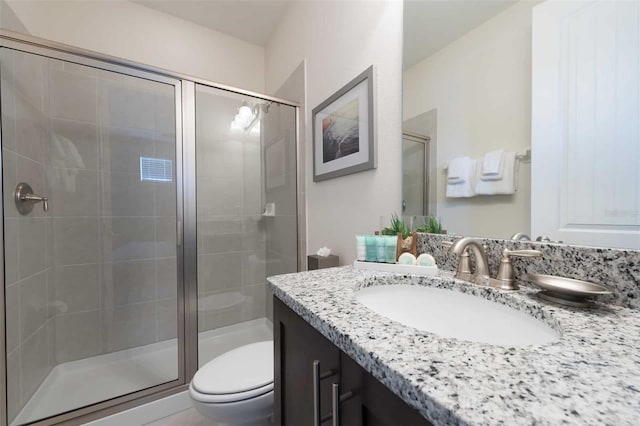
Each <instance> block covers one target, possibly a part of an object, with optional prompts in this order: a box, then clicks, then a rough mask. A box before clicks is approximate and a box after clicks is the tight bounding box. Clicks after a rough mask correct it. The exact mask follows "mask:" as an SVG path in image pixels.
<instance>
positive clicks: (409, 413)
mask: <svg viewBox="0 0 640 426" xmlns="http://www.w3.org/2000/svg"><path fill="white" fill-rule="evenodd" d="M340 362H341V377H340V394H342V395H346V394H349V393H351V394H352V396H351V397H350V398H348V399H346V400H344V401H343V402H342V403H341V404H340V420H341V422H340V425H341V426H429V425H431V423H429V421H428V420H427V419H425V418H424V417H422V415H421V414H420V413H419V412H418V411H417V410H415V409H413V408H411V407H409V406H408V405H407V404H406V403H405V402H404V401H402V400H401V399H400V398H399V397H398V396H396V395H395V394H394V393H393V392H391V391H390V390H389V389H388V388H387V387H386V386H385V385H383V384H382V383H380V382H379V381H378V380H377V379H376V378H375V377H373V376H372V375H371V374H369V373H368V372H367V371H366V370H364V369H363V368H362V367H360V366H359V365H358V364H357V363H356V362H355V361H354V360H353V359H351V358H350V357H349V356H348V355H346V354H344V353H341V358H340Z"/></svg>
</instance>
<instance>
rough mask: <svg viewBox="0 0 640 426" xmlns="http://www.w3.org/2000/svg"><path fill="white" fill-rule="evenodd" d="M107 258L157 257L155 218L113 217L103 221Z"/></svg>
mask: <svg viewBox="0 0 640 426" xmlns="http://www.w3.org/2000/svg"><path fill="white" fill-rule="evenodd" d="M102 230H103V232H102V235H103V244H104V246H103V247H104V252H103V256H104V259H105V260H108V259H112V260H113V261H127V260H138V259H152V258H154V257H155V220H154V219H153V218H133V217H132V218H127V217H113V218H110V219H107V220H105V221H104V223H103V228H102Z"/></svg>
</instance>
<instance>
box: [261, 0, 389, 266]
mask: <svg viewBox="0 0 640 426" xmlns="http://www.w3.org/2000/svg"><path fill="white" fill-rule="evenodd" d="M302 60H306V64H307V68H306V69H307V75H306V82H307V88H306V105H305V106H306V111H307V112H306V113H305V122H306V131H305V135H306V138H305V139H306V140H305V141H303V143H305V146H306V162H305V167H306V191H307V229H308V234H307V248H308V251H309V253H315V251H317V249H318V248H319V247H321V246H323V245H326V246H328V247H330V248H331V249H332V250H333V252H334V253H336V254H338V255H340V262H341V263H342V264H347V263H349V262H352V261H353V260H354V259H355V253H356V250H355V238H354V236H355V235H356V234H359V233H372V232H373V231H374V230H376V229H379V228H380V216H381V215H387V216H388V215H389V214H390V213H391V212H397V211H398V210H399V208H400V198H401V189H400V188H401V185H400V162H401V131H402V125H401V116H402V112H401V78H402V69H401V66H402V3H401V2H397V1H391V0H388V1H370V2H356V1H342V2H330V3H328V2H320V1H314V2H297V3H294V4H293V6H292V7H291V8H290V9H289V10H288V13H287V14H286V15H285V17H284V18H283V21H282V22H281V24H280V26H279V28H278V29H277V30H276V32H275V33H274V35H273V36H272V39H271V40H270V41H269V43H268V44H267V47H266V66H265V71H266V89H267V91H268V92H269V93H271V92H273V91H275V90H276V89H277V88H279V87H280V86H281V85H282V83H283V82H284V81H285V80H286V79H287V77H288V76H289V75H290V74H291V73H292V72H293V71H294V70H295V68H296V67H297V66H298V65H299V64H300V62H301V61H302ZM372 64H373V65H374V69H375V71H374V80H375V84H374V102H375V104H374V105H375V108H374V109H375V112H374V115H375V125H376V130H375V132H374V134H375V136H376V140H377V144H378V152H377V159H378V167H377V169H375V170H369V171H366V172H361V173H357V174H353V175H349V176H344V177H340V178H336V179H331V180H327V181H323V182H317V183H314V182H313V165H312V150H311V146H312V145H311V127H312V126H311V110H312V109H313V108H315V107H316V106H317V105H318V104H320V103H321V102H322V101H324V100H325V99H326V98H328V97H329V96H331V95H332V94H333V93H334V92H335V91H337V90H338V89H340V88H341V87H342V86H343V85H344V84H346V83H348V82H349V81H350V80H351V79H353V78H354V77H355V76H357V75H358V74H360V73H361V72H362V71H364V70H365V69H366V68H367V67H369V66H370V65H372Z"/></svg>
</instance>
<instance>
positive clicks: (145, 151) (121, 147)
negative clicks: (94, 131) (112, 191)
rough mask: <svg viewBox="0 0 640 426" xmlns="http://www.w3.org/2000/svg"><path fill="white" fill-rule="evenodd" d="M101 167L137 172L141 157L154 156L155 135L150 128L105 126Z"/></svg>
mask: <svg viewBox="0 0 640 426" xmlns="http://www.w3.org/2000/svg"><path fill="white" fill-rule="evenodd" d="M100 144H101V149H102V161H101V164H100V168H101V169H102V170H105V171H108V172H125V173H134V174H135V173H137V174H138V179H139V178H140V157H153V156H154V154H153V144H154V135H153V133H152V132H151V131H149V130H141V129H123V128H116V127H103V128H102V129H101V138H100Z"/></svg>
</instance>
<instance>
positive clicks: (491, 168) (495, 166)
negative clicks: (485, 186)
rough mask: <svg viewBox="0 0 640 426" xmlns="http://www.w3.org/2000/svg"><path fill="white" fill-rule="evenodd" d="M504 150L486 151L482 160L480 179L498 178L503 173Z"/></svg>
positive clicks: (500, 177)
mask: <svg viewBox="0 0 640 426" xmlns="http://www.w3.org/2000/svg"><path fill="white" fill-rule="evenodd" d="M503 169H504V150H502V149H498V150H496V151H491V152H488V153H487V154H485V155H484V158H483V160H482V176H480V179H482V180H500V179H502V176H503V174H504V172H503Z"/></svg>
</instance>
